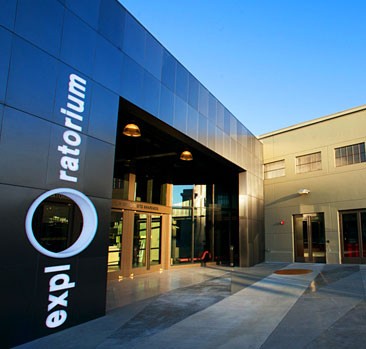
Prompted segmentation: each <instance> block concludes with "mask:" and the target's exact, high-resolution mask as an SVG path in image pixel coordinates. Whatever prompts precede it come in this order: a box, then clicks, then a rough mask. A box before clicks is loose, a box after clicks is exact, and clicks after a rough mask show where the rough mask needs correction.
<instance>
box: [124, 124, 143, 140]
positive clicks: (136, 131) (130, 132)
mask: <svg viewBox="0 0 366 349" xmlns="http://www.w3.org/2000/svg"><path fill="white" fill-rule="evenodd" d="M123 134H124V135H125V136H127V137H141V131H140V128H139V127H138V126H137V125H135V124H127V125H126V126H125V127H124V129H123Z"/></svg>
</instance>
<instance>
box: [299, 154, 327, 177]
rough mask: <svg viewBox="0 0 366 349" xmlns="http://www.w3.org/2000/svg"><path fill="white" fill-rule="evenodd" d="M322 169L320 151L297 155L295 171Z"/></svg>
mask: <svg viewBox="0 0 366 349" xmlns="http://www.w3.org/2000/svg"><path fill="white" fill-rule="evenodd" d="M321 169H322V158H321V152H320V151H319V152H317V153H312V154H307V155H302V156H297V157H296V173H306V172H313V171H319V170H321Z"/></svg>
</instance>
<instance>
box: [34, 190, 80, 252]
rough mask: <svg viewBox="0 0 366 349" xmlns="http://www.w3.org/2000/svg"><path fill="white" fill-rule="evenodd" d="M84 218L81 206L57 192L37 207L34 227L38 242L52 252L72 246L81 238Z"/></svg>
mask: <svg viewBox="0 0 366 349" xmlns="http://www.w3.org/2000/svg"><path fill="white" fill-rule="evenodd" d="M82 227H83V218H82V214H81V212H80V209H79V207H78V206H77V205H76V204H75V203H74V201H72V200H71V199H69V198H68V197H66V196H64V195H60V194H55V195H52V196H50V197H48V198H47V199H46V200H44V201H43V202H42V203H41V204H40V205H39V206H38V208H37V209H36V211H35V213H34V216H33V221H32V228H33V232H34V236H35V238H36V239H37V241H38V243H39V244H40V245H41V246H42V247H44V248H45V249H47V250H48V251H51V252H60V251H64V250H66V249H67V248H68V247H70V246H72V245H73V244H74V243H75V242H76V240H77V239H78V238H79V236H80V233H81V230H82Z"/></svg>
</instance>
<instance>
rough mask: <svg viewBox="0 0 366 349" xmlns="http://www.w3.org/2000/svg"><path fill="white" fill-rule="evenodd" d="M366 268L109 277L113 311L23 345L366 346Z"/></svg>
mask: <svg viewBox="0 0 366 349" xmlns="http://www.w3.org/2000/svg"><path fill="white" fill-rule="evenodd" d="M365 287H366V266H364V265H327V264H299V263H296V264H285V263H262V264H258V265H256V266H254V267H250V268H237V267H235V268H225V267H221V266H215V265H212V266H207V267H191V268H176V269H174V268H173V269H171V270H169V271H163V272H161V273H152V274H149V275H141V276H136V277H134V278H133V279H131V278H126V279H121V280H115V281H111V282H109V283H108V293H107V314H106V316H104V317H102V318H99V319H96V320H93V321H90V322H87V323H85V324H82V325H79V326H76V327H73V328H70V329H67V330H64V331H61V332H59V333H56V334H54V335H51V336H48V337H44V338H41V339H38V340H35V341H33V342H30V343H27V344H24V345H21V346H19V347H17V348H18V349H41V348H52V349H57V348H60V349H61V348H62V349H65V348H78V349H81V348H85V349H87V348H98V349H107V348H112V349H113V348H129V349H133V348H136V349H140V348H141V349H143V348H149V349H155V348H156V349H163V348H164V349H169V348H171V349H173V348H174V349H188V348H192V349H195V348H197V349H198V348H199V349H205V348H207V349H208V348H209V349H213V348H215V349H216V348H228V349H234V348H240V349H245V348H253V349H254V348H261V349H276V348H281V349H283V348H289V349H297V348H298V349H300V348H332V349H336V348H365V347H366V344H365V343H366V302H365Z"/></svg>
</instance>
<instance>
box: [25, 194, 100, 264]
mask: <svg viewBox="0 0 366 349" xmlns="http://www.w3.org/2000/svg"><path fill="white" fill-rule="evenodd" d="M54 194H61V195H65V196H67V197H68V198H70V199H71V200H73V201H74V202H75V203H76V204H77V205H78V206H79V208H80V211H81V214H82V216H83V228H82V230H81V233H80V236H79V238H78V239H77V240H76V241H75V242H74V244H72V245H71V246H70V247H68V248H67V249H66V250H63V251H60V252H52V251H49V250H47V249H45V248H44V247H43V246H41V245H40V244H39V242H38V241H37V239H36V238H35V236H34V232H33V228H32V221H33V215H34V212H35V211H36V209H37V208H38V206H39V205H40V204H41V203H42V202H43V201H44V200H45V199H47V198H48V197H50V196H51V195H54ZM97 227H98V216H97V211H96V210H95V207H94V205H93V203H92V202H91V201H90V199H89V198H88V197H87V196H86V195H84V194H83V193H81V192H79V191H77V190H74V189H70V188H57V189H53V190H50V191H47V192H45V193H44V194H42V195H41V196H40V197H38V198H37V199H36V200H35V201H34V202H33V204H32V205H31V207H30V208H29V210H28V213H27V217H26V219H25V231H26V233H27V236H28V239H29V241H30V243H31V244H32V245H33V247H34V248H35V249H36V250H38V251H39V252H41V253H42V254H44V255H46V256H48V257H53V258H67V257H72V256H75V255H77V254H78V253H80V252H81V251H83V250H84V249H86V248H87V247H88V246H89V244H90V243H91V242H92V240H93V239H94V236H95V233H96V231H97Z"/></svg>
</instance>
